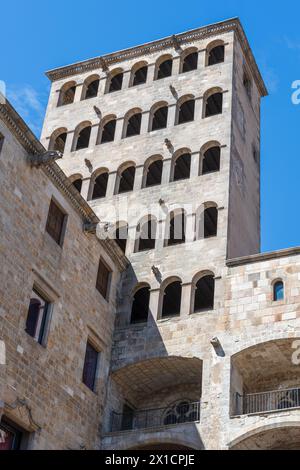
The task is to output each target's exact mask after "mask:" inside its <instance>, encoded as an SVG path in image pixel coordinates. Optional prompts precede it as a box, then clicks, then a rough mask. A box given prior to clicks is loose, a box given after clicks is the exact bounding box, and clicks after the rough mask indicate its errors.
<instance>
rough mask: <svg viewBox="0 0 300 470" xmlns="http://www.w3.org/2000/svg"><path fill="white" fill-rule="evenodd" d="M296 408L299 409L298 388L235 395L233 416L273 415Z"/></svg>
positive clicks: (299, 395) (299, 390)
mask: <svg viewBox="0 0 300 470" xmlns="http://www.w3.org/2000/svg"><path fill="white" fill-rule="evenodd" d="M296 408H300V388H290V389H286V390H274V391H272V392H260V393H250V394H245V395H240V394H239V393H236V394H235V405H234V416H240V415H252V414H258V413H274V412H277V411H284V410H292V409H296Z"/></svg>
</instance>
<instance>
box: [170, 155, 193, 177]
mask: <svg viewBox="0 0 300 470" xmlns="http://www.w3.org/2000/svg"><path fill="white" fill-rule="evenodd" d="M190 173H191V155H190V154H189V153H185V154H184V155H181V156H180V157H178V158H177V160H176V161H175V167H174V181H180V180H185V179H188V178H189V177H190Z"/></svg>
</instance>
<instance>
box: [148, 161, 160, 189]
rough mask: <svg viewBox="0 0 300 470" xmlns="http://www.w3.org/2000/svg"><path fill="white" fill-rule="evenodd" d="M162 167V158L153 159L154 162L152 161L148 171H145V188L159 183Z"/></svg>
mask: <svg viewBox="0 0 300 470" xmlns="http://www.w3.org/2000/svg"><path fill="white" fill-rule="evenodd" d="M162 169H163V162H162V160H155V162H152V163H151V164H150V165H149V167H148V171H147V179H146V188H149V187H150V186H156V185H158V184H161V178H162Z"/></svg>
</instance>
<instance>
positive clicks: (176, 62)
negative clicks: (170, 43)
mask: <svg viewBox="0 0 300 470" xmlns="http://www.w3.org/2000/svg"><path fill="white" fill-rule="evenodd" d="M179 71H180V56H179V55H178V56H175V57H174V58H173V67H172V75H178V74H179Z"/></svg>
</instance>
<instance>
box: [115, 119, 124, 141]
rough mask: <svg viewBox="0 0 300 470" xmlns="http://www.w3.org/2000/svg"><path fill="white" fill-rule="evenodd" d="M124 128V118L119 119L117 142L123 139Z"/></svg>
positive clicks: (116, 132)
mask: <svg viewBox="0 0 300 470" xmlns="http://www.w3.org/2000/svg"><path fill="white" fill-rule="evenodd" d="M123 126H124V118H119V119H117V121H116V130H115V141H118V140H121V139H122V134H123Z"/></svg>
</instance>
